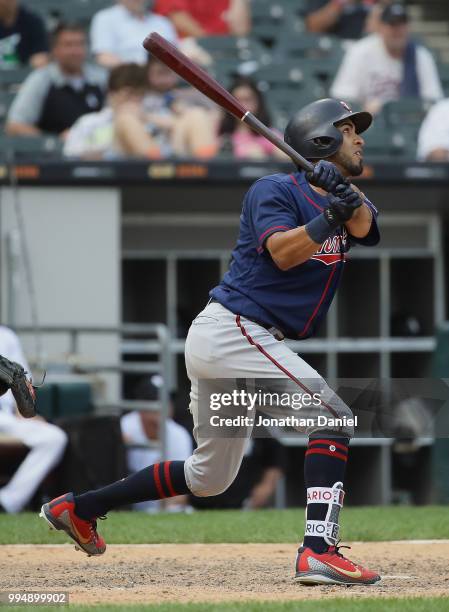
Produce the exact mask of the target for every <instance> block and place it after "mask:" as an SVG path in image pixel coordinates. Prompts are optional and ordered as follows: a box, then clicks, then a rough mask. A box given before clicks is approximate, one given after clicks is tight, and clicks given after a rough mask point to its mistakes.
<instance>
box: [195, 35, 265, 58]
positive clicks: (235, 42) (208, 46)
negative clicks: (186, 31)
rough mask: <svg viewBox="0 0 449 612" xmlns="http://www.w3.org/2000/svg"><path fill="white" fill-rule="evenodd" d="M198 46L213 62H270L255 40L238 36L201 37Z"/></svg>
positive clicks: (263, 49) (262, 48)
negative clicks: (209, 55) (208, 54)
mask: <svg viewBox="0 0 449 612" xmlns="http://www.w3.org/2000/svg"><path fill="white" fill-rule="evenodd" d="M198 44H199V45H200V46H201V47H203V49H205V50H206V51H207V52H208V53H210V54H211V56H212V57H213V59H214V62H217V63H219V62H223V61H235V62H236V64H238V63H242V62H250V61H255V62H258V63H261V64H264V63H268V62H270V59H271V58H270V53H269V52H268V51H267V50H266V49H265V48H264V47H263V46H262V45H261V44H260V43H258V42H257V41H256V40H253V39H251V38H246V37H243V36H242V37H238V36H203V37H202V38H198Z"/></svg>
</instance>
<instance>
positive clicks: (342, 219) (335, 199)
mask: <svg viewBox="0 0 449 612" xmlns="http://www.w3.org/2000/svg"><path fill="white" fill-rule="evenodd" d="M335 191H336V195H334V194H332V193H330V194H329V195H328V196H327V200H328V202H329V207H328V208H326V210H325V211H324V216H325V217H326V219H327V222H328V223H329V225H331V226H334V225H335V224H336V222H338V223H339V224H342V223H346V221H349V220H350V219H351V218H352V215H353V214H354V212H355V211H356V210H357V208H359V207H360V206H361V205H362V197H361V195H360V194H359V193H358V192H357V191H354V189H352V187H351V186H350V185H338V187H337V188H336V190H335Z"/></svg>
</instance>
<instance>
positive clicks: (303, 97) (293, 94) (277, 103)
mask: <svg viewBox="0 0 449 612" xmlns="http://www.w3.org/2000/svg"><path fill="white" fill-rule="evenodd" d="M320 87H321V86H320V84H319V83H315V85H311V83H310V82H308V85H307V86H306V87H302V86H300V87H296V88H294V87H289V88H277V89H272V90H270V91H269V92H268V95H267V101H268V106H269V108H270V109H271V111H272V114H273V126H274V127H276V128H277V129H279V130H281V131H283V130H284V129H285V126H286V125H287V123H288V121H289V119H290V118H291V116H292V115H293V114H294V113H295V112H296V111H298V110H299V109H300V108H302V107H303V106H306V104H309V103H310V102H313V101H314V100H316V99H317V98H320V97H322V96H321V95H320V94H318V93H317V92H318V89H317V88H320Z"/></svg>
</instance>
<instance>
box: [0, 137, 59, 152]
mask: <svg viewBox="0 0 449 612" xmlns="http://www.w3.org/2000/svg"><path fill="white" fill-rule="evenodd" d="M62 146H63V143H62V141H61V140H60V138H58V137H57V136H53V135H47V136H0V151H2V153H3V154H4V155H5V154H8V152H13V153H14V155H15V156H18V157H25V156H27V155H36V154H46V155H59V154H60V153H61V151H62Z"/></svg>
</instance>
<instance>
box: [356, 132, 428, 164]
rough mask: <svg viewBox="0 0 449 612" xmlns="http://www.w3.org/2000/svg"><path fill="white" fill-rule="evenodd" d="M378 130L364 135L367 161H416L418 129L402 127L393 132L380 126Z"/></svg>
mask: <svg viewBox="0 0 449 612" xmlns="http://www.w3.org/2000/svg"><path fill="white" fill-rule="evenodd" d="M377 128H378V129H375V130H370V131H368V132H366V134H363V138H364V140H365V155H366V157H367V159H370V158H373V157H376V158H381V157H396V158H401V159H403V160H406V159H410V160H414V159H416V138H417V129H416V127H412V128H411V129H410V128H409V129H406V128H404V127H401V128H396V129H395V130H393V131H392V130H391V128H389V127H388V126H387V127H386V128H385V129H381V128H380V126H377Z"/></svg>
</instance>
